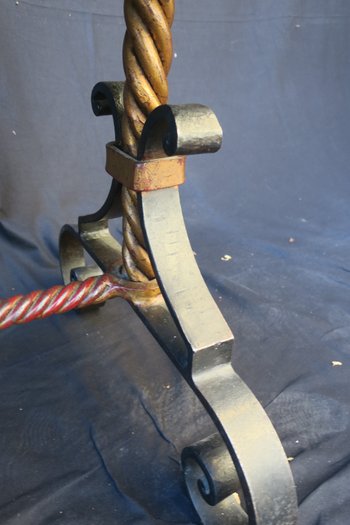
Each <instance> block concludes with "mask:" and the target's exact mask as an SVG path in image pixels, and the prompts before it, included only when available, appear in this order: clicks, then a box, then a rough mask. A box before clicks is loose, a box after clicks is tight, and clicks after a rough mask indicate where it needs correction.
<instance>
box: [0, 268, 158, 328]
mask: <svg viewBox="0 0 350 525" xmlns="http://www.w3.org/2000/svg"><path fill="white" fill-rule="evenodd" d="M151 296H152V289H150V288H149V287H147V286H145V285H140V284H139V285H136V286H135V284H133V283H130V282H128V281H122V280H121V279H118V278H116V277H114V276H113V275H109V274H104V275H101V276H99V277H90V278H89V279H86V281H74V282H72V283H70V284H68V285H66V286H53V287H52V288H49V289H48V290H38V291H35V292H31V293H29V294H28V295H15V296H14V297H11V298H10V299H7V300H0V330H2V329H5V328H9V327H10V326H12V325H14V324H24V323H30V322H31V321H34V320H35V319H44V318H46V317H49V316H50V315H54V314H64V313H66V312H69V311H71V310H75V309H77V308H86V307H87V306H92V305H96V304H99V303H103V302H105V301H107V300H109V299H112V298H114V297H122V298H123V299H126V300H127V301H130V302H133V303H137V302H138V301H141V300H145V298H149V297H151Z"/></svg>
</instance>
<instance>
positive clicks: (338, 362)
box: [332, 361, 343, 367]
mask: <svg viewBox="0 0 350 525" xmlns="http://www.w3.org/2000/svg"><path fill="white" fill-rule="evenodd" d="M332 366H333V367H335V366H343V363H342V362H341V361H332Z"/></svg>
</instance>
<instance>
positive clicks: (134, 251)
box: [122, 0, 175, 282]
mask: <svg viewBox="0 0 350 525" xmlns="http://www.w3.org/2000/svg"><path fill="white" fill-rule="evenodd" d="M174 10H175V0H125V2H124V13H125V21H126V27H127V31H126V34H125V39H124V48H123V61H124V70H125V76H126V83H125V88H124V116H123V122H122V141H123V148H124V150H125V151H126V152H127V153H129V154H130V155H132V156H134V157H136V156H137V144H138V140H139V138H140V136H141V133H142V129H143V126H144V124H145V121H146V118H147V116H148V115H149V114H150V113H151V112H152V111H153V110H154V109H155V108H156V107H158V106H160V105H161V104H166V102H167V100H168V81H167V75H168V73H169V71H170V67H171V63H172V58H173V46H172V36H171V25H172V22H173V19H174ZM136 197H137V196H136V193H135V192H133V191H132V190H128V189H127V188H125V187H124V188H123V191H122V204H123V211H124V217H123V235H124V240H123V262H124V268H125V270H126V273H127V274H128V276H129V279H131V280H132V281H141V282H147V281H149V280H152V279H154V277H155V275H154V270H153V268H152V264H151V261H150V258H149V256H148V253H147V251H146V247H145V241H144V238H143V233H142V229H141V225H140V219H139V216H138V211H137V202H136V200H137V198H136Z"/></svg>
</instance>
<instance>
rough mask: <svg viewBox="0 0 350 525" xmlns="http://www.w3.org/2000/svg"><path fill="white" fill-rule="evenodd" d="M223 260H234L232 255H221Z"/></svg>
mask: <svg viewBox="0 0 350 525" xmlns="http://www.w3.org/2000/svg"><path fill="white" fill-rule="evenodd" d="M221 260H222V261H224V262H228V261H231V260H232V257H231V255H224V256H223V257H221Z"/></svg>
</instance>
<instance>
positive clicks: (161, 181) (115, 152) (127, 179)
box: [106, 142, 186, 191]
mask: <svg viewBox="0 0 350 525" xmlns="http://www.w3.org/2000/svg"><path fill="white" fill-rule="evenodd" d="M106 151H107V159H106V171H107V173H109V174H110V175H112V177H113V178H114V179H116V180H117V181H118V182H120V184H122V185H123V186H125V187H126V188H128V189H129V190H134V191H153V190H161V189H164V188H172V187H174V186H179V185H181V184H183V183H184V182H185V180H186V175H185V167H186V157H165V158H161V159H148V160H136V159H134V158H133V157H131V156H130V155H128V154H127V153H124V152H123V151H121V150H120V149H118V148H117V147H116V146H115V144H114V143H112V142H111V143H109V144H107V146H106Z"/></svg>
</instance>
